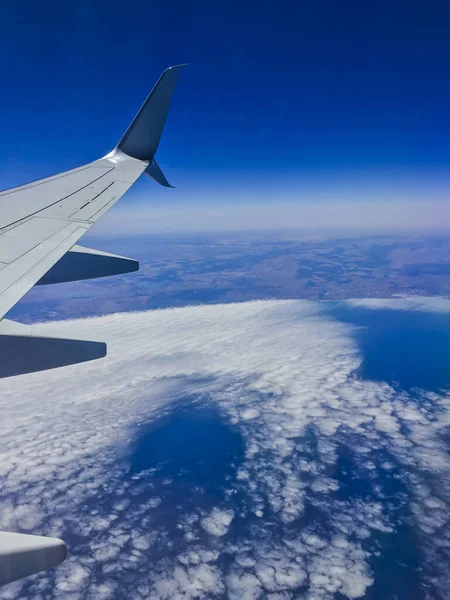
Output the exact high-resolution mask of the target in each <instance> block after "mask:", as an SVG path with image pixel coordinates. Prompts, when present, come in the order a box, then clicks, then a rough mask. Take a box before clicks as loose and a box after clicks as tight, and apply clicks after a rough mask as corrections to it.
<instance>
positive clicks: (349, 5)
mask: <svg viewBox="0 0 450 600" xmlns="http://www.w3.org/2000/svg"><path fill="white" fill-rule="evenodd" d="M0 28H1V31H0V47H1V50H2V51H1V54H0V55H1V57H2V61H1V80H2V93H1V94H0V115H1V141H0V178H1V186H0V187H8V186H10V185H14V184H19V183H23V182H25V181H27V180H30V179H34V178H36V177H43V176H46V175H49V174H51V173H53V172H56V171H59V170H62V169H67V168H71V167H74V166H77V165H79V164H83V163H84V162H88V161H90V160H94V159H95V158H97V157H99V156H101V155H103V154H105V153H106V152H108V151H109V150H110V149H111V148H112V147H113V146H114V145H115V144H116V142H117V141H118V139H119V138H120V136H121V134H122V132H123V131H124V129H125V128H126V126H127V125H128V123H129V121H130V119H131V118H132V117H133V115H134V113H135V112H136V110H137V108H138V107H139V106H140V104H141V103H142V101H143V99H144V97H145V95H146V94H147V92H148V91H149V89H150V88H151V86H152V85H153V83H154V81H155V80H156V78H157V76H158V75H159V73H160V71H161V70H162V69H163V68H165V67H166V66H168V65H171V64H176V63H180V62H188V63H190V67H189V69H187V70H186V71H185V72H184V73H183V75H182V77H181V78H180V85H179V89H178V90H177V96H176V99H175V105H174V108H173V111H172V113H171V115H170V118H169V122H168V127H167V131H166V132H165V135H164V139H163V143H162V145H161V148H160V154H159V158H160V161H161V162H162V163H163V165H165V167H166V168H167V169H168V170H169V171H170V170H172V172H174V170H177V172H178V173H183V172H186V173H187V174H188V175H186V177H187V179H189V178H192V180H193V181H194V180H195V181H198V182H201V181H204V180H205V179H206V180H208V179H209V180H211V179H214V180H215V181H217V184H218V186H220V185H224V186H226V185H228V184H229V182H230V181H232V182H236V183H237V184H238V183H240V182H243V181H245V180H246V179H248V180H252V178H253V179H255V180H257V179H260V178H261V177H264V178H267V180H270V181H272V182H275V184H276V183H277V182H280V183H281V182H283V180H284V179H285V178H289V177H291V176H292V173H297V174H300V175H301V174H302V173H303V174H304V175H305V176H311V174H313V176H318V177H319V178H323V177H325V178H326V177H328V176H334V175H335V174H336V173H346V174H348V175H349V176H350V177H351V176H352V175H353V174H355V175H356V174H359V175H360V174H361V173H369V174H370V173H372V174H374V173H379V172H387V173H391V172H395V173H397V172H398V173H402V174H406V176H408V175H411V177H414V176H416V175H417V173H418V172H419V173H420V172H424V173H428V174H429V173H432V174H433V173H439V174H440V175H442V173H444V174H446V173H447V164H448V163H449V160H450V109H449V106H450V102H449V101H450V5H449V4H448V2H446V1H437V0H429V1H427V2H423V1H420V2H419V1H415V0H413V1H408V2H406V1H395V0H394V1H392V0H391V1H385V0H381V1H379V2H376V3H375V2H373V3H366V2H361V1H360V0H339V2H338V1H336V2H334V1H329V2H325V1H324V2H320V1H317V0H307V1H298V0H292V1H286V0H277V1H273V2H270V1H267V0H262V1H260V2H251V1H248V0H243V1H240V2H234V1H232V2H230V1H227V2H222V1H221V2H211V1H206V0H197V1H195V2H185V1H183V2H181V1H175V2H166V1H165V2H159V1H158V2H144V1H131V2H128V3H124V2H123V1H122V2H115V0H109V1H108V2H91V1H90V0H89V1H87V0H80V1H78V2H76V3H65V2H59V1H56V0H54V1H46V2H43V3H36V2H33V1H32V0H28V1H24V0H18V1H17V2H9V3H6V2H5V3H3V5H2V18H1V20H0ZM168 175H169V173H168ZM445 176H446V175H445ZM178 178H180V175H178Z"/></svg>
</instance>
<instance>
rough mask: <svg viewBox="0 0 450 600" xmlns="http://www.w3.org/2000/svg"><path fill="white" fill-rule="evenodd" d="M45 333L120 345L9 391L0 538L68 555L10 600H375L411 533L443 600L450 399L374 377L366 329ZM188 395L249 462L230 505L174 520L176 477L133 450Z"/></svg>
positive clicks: (152, 317) (261, 326)
mask: <svg viewBox="0 0 450 600" xmlns="http://www.w3.org/2000/svg"><path fill="white" fill-rule="evenodd" d="M411 301H415V300H411ZM37 327H40V326H39V325H38V326H37ZM45 327H46V330H48V328H54V330H55V332H57V333H58V335H67V336H70V337H80V338H91V339H104V340H105V341H106V342H107V343H108V347H109V354H108V356H107V357H106V358H105V359H104V360H102V361H97V362H94V363H91V364H85V365H74V366H71V367H67V368H64V369H59V370H55V371H50V372H46V373H36V374H30V375H26V376H22V377H17V378H14V379H8V380H3V381H1V382H0V408H1V411H2V421H1V423H0V434H1V435H0V440H1V448H0V452H1V460H0V477H1V481H2V498H1V502H0V526H1V527H2V528H4V529H9V530H16V531H25V532H35V533H40V534H44V535H59V536H66V538H67V540H68V542H69V545H70V548H69V558H68V559H67V561H66V562H65V563H64V564H63V565H62V566H61V567H60V568H58V569H56V570H55V571H54V572H52V573H50V572H49V573H45V574H43V575H40V576H36V577H33V578H30V579H28V580H27V581H25V582H19V583H17V584H12V585H11V586H7V587H6V588H4V590H5V592H4V597H5V598H7V599H9V600H13V599H18V598H23V597H24V595H26V594H30V596H31V595H34V596H38V595H39V594H40V595H41V597H47V598H52V597H58V598H65V599H69V598H70V600H75V599H78V598H110V597H114V598H136V599H146V598H161V599H163V598H184V599H189V598H213V597H224V596H226V597H229V598H260V597H270V598H272V599H276V598H280V599H281V598H292V597H293V596H294V594H296V593H297V592H299V591H300V592H301V593H302V594H303V597H304V598H305V599H307V600H312V599H313V598H314V599H316V600H317V599H323V600H326V599H331V598H333V597H334V596H335V595H336V593H340V594H341V595H343V596H344V597H347V598H360V597H363V595H364V594H365V593H366V591H367V590H368V589H369V587H370V586H371V585H372V584H373V582H374V581H375V580H376V572H375V571H374V567H373V562H372V559H375V558H376V557H377V555H378V556H379V554H380V550H379V548H380V543H381V542H380V540H381V539H382V537H383V536H384V537H386V536H388V537H389V536H394V535H396V531H397V528H398V527H399V526H400V525H401V526H408V525H410V526H414V531H415V535H417V537H418V540H419V541H418V543H419V544H420V547H421V553H422V556H423V559H422V560H423V564H422V568H423V570H424V572H425V573H429V580H428V582H427V583H428V585H429V586H433V590H435V593H436V595H437V596H438V595H439V594H440V593H442V596H444V591H445V590H446V585H447V583H448V582H446V577H447V575H446V573H447V566H446V565H447V564H448V557H447V554H446V553H447V551H448V550H447V548H448V544H450V527H449V525H448V514H449V504H450V480H449V479H448V468H449V464H450V463H449V455H448V449H447V447H446V445H445V443H444V440H445V439H446V438H445V436H446V435H448V431H449V427H450V410H449V409H450V395H448V394H445V393H440V394H437V393H431V392H426V391H424V390H415V391H414V392H411V393H409V394H406V393H405V392H401V391H398V390H395V389H393V388H392V387H390V386H389V385H387V384H386V383H382V382H374V381H368V380H361V379H360V378H358V376H357V375H356V373H357V369H358V367H359V365H360V362H361V356H360V351H359V348H358V346H357V345H356V342H355V338H354V337H353V335H352V333H353V330H352V328H351V326H350V325H348V324H343V323H339V322H336V321H333V320H331V319H330V317H329V316H328V313H327V311H326V309H325V308H324V307H323V305H320V304H317V303H313V302H306V301H277V302H275V301H268V302H253V303H246V304H234V305H233V304H230V305H219V306H201V307H189V308H182V309H170V310H163V311H153V312H144V313H128V314H117V315H111V316H108V317H101V318H95V319H86V320H80V321H66V322H60V323H53V324H46V325H45ZM186 395H188V396H189V397H190V398H192V397H195V396H201V397H202V398H204V399H206V400H205V401H206V402H209V403H214V404H215V406H217V407H218V409H219V410H220V412H221V414H222V415H223V418H224V419H226V420H227V421H228V422H229V423H230V425H232V426H233V427H234V428H235V429H236V428H237V429H238V430H239V432H240V435H241V436H242V439H243V442H244V455H243V457H242V460H241V461H240V463H239V464H237V465H236V476H235V477H233V478H228V480H227V481H226V485H225V487H226V489H225V491H224V495H223V498H222V500H221V501H220V502H219V501H217V500H214V499H211V500H210V501H209V504H208V503H206V504H203V505H200V503H198V504H195V503H191V504H189V505H187V504H186V505H185V504H184V502H185V500H186V499H184V498H182V497H181V498H178V499H177V500H176V502H177V506H176V507H175V509H176V510H175V509H173V510H172V511H171V512H170V513H168V512H167V511H168V510H169V505H168V504H167V503H169V500H168V498H170V493H172V492H170V490H171V488H172V487H173V485H175V483H176V479H175V480H172V479H171V478H168V477H167V476H164V479H162V480H161V478H159V479H158V473H159V472H160V471H158V468H159V467H158V465H154V467H151V468H150V469H148V470H147V471H142V472H139V473H131V472H130V470H129V467H128V463H127V452H128V449H129V446H130V444H131V443H132V442H133V440H134V439H135V437H136V431H138V430H139V429H140V428H142V427H143V426H145V425H146V424H148V423H149V422H150V423H151V422H152V421H153V420H154V419H155V418H156V417H157V416H159V415H161V414H169V413H170V410H171V407H172V404H173V403H174V402H177V401H182V398H186ZM205 452H207V449H205ZM386 477H389V480H388V483H387V484H386V483H385V481H386V480H385V478H386ZM354 482H357V483H358V485H355V483H354ZM166 484H167V485H166ZM352 486H353V487H352ZM166 490H167V491H166ZM392 490H394V491H392ZM196 493H197V496H196V498H203V496H202V489H201V487H198V489H197V488H196ZM237 498H240V499H241V500H238V499H237ZM202 502H207V499H206V500H202ZM171 506H172V505H171ZM405 507H406V508H405ZM172 508H173V507H172ZM168 514H169V517H168ZM443 590H444V591H443Z"/></svg>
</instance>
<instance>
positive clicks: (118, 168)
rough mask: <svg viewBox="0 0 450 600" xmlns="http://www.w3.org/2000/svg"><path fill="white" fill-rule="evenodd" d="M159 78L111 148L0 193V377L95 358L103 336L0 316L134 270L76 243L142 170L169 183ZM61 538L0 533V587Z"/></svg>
mask: <svg viewBox="0 0 450 600" xmlns="http://www.w3.org/2000/svg"><path fill="white" fill-rule="evenodd" d="M183 66H184V65H179V66H176V67H170V68H169V69H167V70H166V71H164V73H163V74H162V75H161V77H160V78H159V80H158V82H157V83H156V85H155V87H154V88H153V90H152V91H151V93H150V95H149V96H148V98H147V99H146V101H145V102H144V104H143V105H142V107H141V109H140V110H139V112H138V113H137V115H136V117H135V118H134V120H133V121H132V123H131V125H130V126H129V128H128V129H127V131H126V132H125V134H124V136H123V137H122V139H121V140H120V142H119V143H118V145H117V147H116V148H115V149H114V150H113V151H112V152H110V153H109V154H107V155H106V156H105V157H103V158H101V159H99V160H96V161H94V162H93V163H90V164H88V165H85V166H83V167H80V168H78V169H73V170H72V171H67V172H65V173H60V174H59V175H55V176H54V177H48V178H47V179H42V180H40V181H35V182H33V183H29V184H27V185H22V186H20V187H17V188H13V189H10V190H6V191H4V192H2V193H0V377H9V376H11V375H19V374H24V373H31V372H34V371H41V370H45V369H50V368H54V367H60V366H64V365H69V364H74V363H79V362H84V361H87V360H92V359H95V358H101V357H102V356H105V354H106V345H105V344H104V343H103V342H97V341H86V340H68V339H63V338H55V337H46V336H45V335H43V334H42V329H41V331H40V332H39V335H35V334H34V332H33V327H32V326H26V325H23V324H20V323H15V322H13V321H9V320H8V319H4V318H3V317H4V315H5V314H6V313H7V312H8V310H10V308H12V307H13V306H14V305H15V304H16V302H17V301H18V300H20V298H21V297H22V296H23V295H24V294H25V293H26V292H27V291H28V290H29V289H30V288H31V287H32V286H34V285H45V284H52V283H60V282H64V281H76V280H79V279H89V278H94V277H104V276H106V275H116V274H119V273H128V272H130V271H136V270H137V269H138V268H139V264H138V262H137V261H135V260H132V259H129V258H125V257H123V256H117V255H115V254H109V253H106V252H99V251H97V250H91V249H89V248H84V247H82V246H78V245H76V242H77V241H78V240H79V238H80V237H81V236H82V235H83V234H84V233H86V231H87V230H88V229H89V227H91V225H93V224H94V223H95V222H96V221H98V219H100V218H101V217H102V216H103V215H104V214H105V212H106V211H107V210H109V209H110V208H111V207H112V206H113V205H114V204H115V203H116V202H117V200H119V198H120V197H121V196H123V194H125V192H126V191H127V190H128V188H129V187H130V186H132V185H133V183H134V182H135V181H136V179H137V178H138V177H139V176H140V175H141V174H142V173H146V174H147V175H149V176H150V177H152V178H153V179H155V180H156V181H157V182H158V183H160V184H161V185H164V186H166V187H171V186H170V185H169V183H168V182H167V179H166V178H165V176H164V175H163V173H162V171H161V169H160V168H159V166H158V164H157V163H156V161H155V158H154V157H155V154H156V151H157V149H158V145H159V140H160V138H161V134H162V131H163V128H164V123H165V121H166V117H167V113H168V111H169V107H170V102H171V99H172V95H173V92H174V90H175V85H176V81H177V78H178V74H179V71H180V69H181V67H183ZM65 556H66V545H65V543H64V542H63V541H62V540H59V539H54V538H45V537H40V536H34V535H23V534H18V533H12V532H0V585H4V584H6V583H10V582H12V581H15V580H17V579H21V578H22V577H27V576H28V575H31V574H33V573H37V572H39V571H42V570H45V569H49V568H51V567H55V566H57V565H58V564H60V563H61V562H62V561H63V560H64V558H65Z"/></svg>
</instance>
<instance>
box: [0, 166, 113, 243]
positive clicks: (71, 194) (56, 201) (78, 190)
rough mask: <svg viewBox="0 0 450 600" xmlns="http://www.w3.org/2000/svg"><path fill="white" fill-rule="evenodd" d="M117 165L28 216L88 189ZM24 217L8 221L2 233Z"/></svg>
mask: <svg viewBox="0 0 450 600" xmlns="http://www.w3.org/2000/svg"><path fill="white" fill-rule="evenodd" d="M115 168H116V167H112V168H111V169H108V171H106V172H105V173H102V174H101V175H100V176H99V177H96V178H95V179H93V180H92V181H89V183H87V184H86V185H83V186H81V187H80V188H78V189H76V190H74V191H73V192H71V193H70V194H67V195H66V196H64V197H63V198H58V200H55V202H52V203H50V204H47V205H46V206H44V207H42V208H40V209H39V210H36V211H35V212H33V213H29V214H27V216H26V218H27V219H29V218H30V217H33V216H35V215H37V214H39V213H40V212H42V211H44V210H47V209H48V208H51V207H52V206H54V205H55V204H58V202H62V201H63V200H67V198H70V197H71V196H74V195H75V194H77V193H78V192H80V191H81V190H84V189H86V188H87V187H89V186H90V185H92V184H93V183H95V182H96V181H98V180H99V179H102V177H105V176H106V175H109V174H110V173H111V172H112V171H114V169H115ZM22 220H23V219H17V220H16V221H13V222H12V223H8V225H5V226H4V227H1V228H0V235H1V233H2V231H4V230H6V229H7V228H8V227H11V225H15V224H17V223H20V222H21V221H22Z"/></svg>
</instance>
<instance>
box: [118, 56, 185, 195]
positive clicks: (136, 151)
mask: <svg viewBox="0 0 450 600" xmlns="http://www.w3.org/2000/svg"><path fill="white" fill-rule="evenodd" d="M185 66H186V65H177V66H174V67H169V68H168V69H166V70H165V71H164V72H163V73H162V75H161V77H160V78H159V79H158V81H157V82H156V85H155V87H154V88H153V89H152V91H151V92H150V94H149V95H148V97H147V99H146V101H145V102H144V104H143V105H142V107H141V108H140V110H139V112H138V113H137V115H136V116H135V117H134V119H133V121H132V122H131V125H130V126H129V127H128V129H127V130H126V132H125V133H124V135H123V137H122V139H121V140H120V142H119V143H118V144H117V148H118V149H119V150H121V151H122V152H124V153H125V154H127V155H128V156H131V157H133V158H138V159H139V160H145V161H149V162H151V161H152V160H153V158H154V156H155V154H156V151H157V149H158V146H159V141H160V139H161V134H162V132H163V129H164V123H165V122H166V117H167V113H168V112H169V108H170V103H171V101H172V96H173V92H174V91H175V86H176V83H177V79H178V75H179V72H180V70H181V69H182V68H183V67H185ZM149 174H150V173H149ZM163 185H164V184H163Z"/></svg>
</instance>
